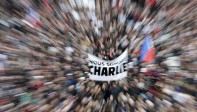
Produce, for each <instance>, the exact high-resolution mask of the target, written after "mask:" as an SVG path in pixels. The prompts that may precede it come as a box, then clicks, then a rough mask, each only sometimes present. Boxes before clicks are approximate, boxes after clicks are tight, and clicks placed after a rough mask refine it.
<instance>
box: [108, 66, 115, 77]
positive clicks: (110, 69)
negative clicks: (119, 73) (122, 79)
mask: <svg viewBox="0 0 197 112" xmlns="http://www.w3.org/2000/svg"><path fill="white" fill-rule="evenodd" d="M114 72H115V67H109V76H111V75H114V74H115V73H114Z"/></svg>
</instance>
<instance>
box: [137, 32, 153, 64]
mask: <svg viewBox="0 0 197 112" xmlns="http://www.w3.org/2000/svg"><path fill="white" fill-rule="evenodd" d="M154 59H155V49H154V45H153V39H152V37H151V36H150V35H149V36H147V37H146V38H145V40H144V43H143V44H142V47H141V55H140V61H142V62H152V61H153V60H154Z"/></svg>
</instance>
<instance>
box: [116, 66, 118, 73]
mask: <svg viewBox="0 0 197 112" xmlns="http://www.w3.org/2000/svg"><path fill="white" fill-rule="evenodd" d="M116 74H119V73H118V66H116Z"/></svg>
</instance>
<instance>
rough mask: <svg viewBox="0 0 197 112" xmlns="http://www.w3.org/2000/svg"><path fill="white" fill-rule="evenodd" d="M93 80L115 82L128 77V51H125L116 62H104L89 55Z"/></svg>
mask: <svg viewBox="0 0 197 112" xmlns="http://www.w3.org/2000/svg"><path fill="white" fill-rule="evenodd" d="M88 59H89V64H88V66H89V68H90V73H89V77H90V79H91V80H97V81H113V80H119V79H122V78H124V77H127V70H126V65H127V61H128V50H125V51H124V52H123V53H122V54H121V55H120V56H119V57H117V58H116V59H114V60H110V61H107V60H102V59H100V58H98V57H96V56H93V55H91V54H88Z"/></svg>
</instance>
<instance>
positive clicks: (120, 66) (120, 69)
mask: <svg viewBox="0 0 197 112" xmlns="http://www.w3.org/2000/svg"><path fill="white" fill-rule="evenodd" d="M118 68H119V73H122V71H123V70H122V68H123V67H122V64H121V65H119V66H118Z"/></svg>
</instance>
